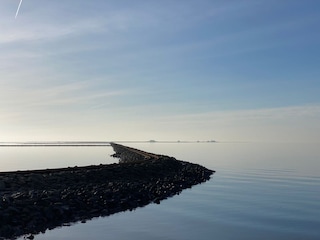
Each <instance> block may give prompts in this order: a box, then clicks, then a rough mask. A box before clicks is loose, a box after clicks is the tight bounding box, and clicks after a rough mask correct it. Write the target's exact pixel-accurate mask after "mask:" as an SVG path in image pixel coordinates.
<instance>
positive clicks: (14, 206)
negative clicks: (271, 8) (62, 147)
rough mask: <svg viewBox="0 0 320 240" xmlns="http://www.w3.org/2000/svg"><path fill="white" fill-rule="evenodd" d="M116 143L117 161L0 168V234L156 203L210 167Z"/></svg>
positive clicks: (199, 178) (42, 228) (34, 231)
mask: <svg viewBox="0 0 320 240" xmlns="http://www.w3.org/2000/svg"><path fill="white" fill-rule="evenodd" d="M116 149H117V151H122V153H123V152H125V158H126V159H127V160H126V161H123V162H121V164H110V165H99V166H87V167H74V168H70V167H69V168H64V169H51V170H50V169H47V170H35V171H19V172H11V173H0V239H1V237H4V238H15V237H18V236H21V235H23V234H31V235H29V236H33V235H34V234H37V233H40V232H45V231H46V229H52V228H55V227H58V226H62V225H69V224H70V223H72V222H78V221H82V222H85V221H87V220H89V219H92V218H93V217H99V216H108V215H110V214H114V213H117V212H119V211H126V210H133V209H135V208H137V207H142V206H145V205H147V204H149V203H156V204H159V203H160V202H161V201H162V200H163V199H166V198H168V197H171V196H174V195H175V194H179V193H180V192H181V191H182V190H183V189H185V188H189V187H191V186H193V185H195V184H199V183H201V182H204V181H206V180H208V179H209V178H210V175H211V174H212V173H213V171H211V170H209V169H206V168H204V167H202V166H199V165H197V164H191V163H187V162H182V161H178V160H176V159H175V158H172V157H167V156H162V155H155V154H151V153H146V152H143V151H140V150H135V149H131V148H127V147H124V146H122V147H121V145H120V146H119V145H117V147H116ZM119 149H120V150H119ZM117 151H116V155H117V156H123V155H121V154H119V152H117ZM7 183H11V184H10V186H9V185H8V184H7ZM17 183H19V184H17ZM8 187H9V188H8Z"/></svg>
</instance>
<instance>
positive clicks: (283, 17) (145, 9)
mask: <svg viewBox="0 0 320 240" xmlns="http://www.w3.org/2000/svg"><path fill="white" fill-rule="evenodd" d="M18 4H19V0H3V1H1V7H0V29H1V31H0V52H1V54H0V111H1V116H0V141H24V140H149V139H156V140H178V139H184V140H209V139H216V140H220V141H274V140H278V141H292V140H296V139H299V140H304V141H317V140H318V137H319V136H320V127H319V126H318V125H319V124H318V123H319V120H320V80H319V76H320V31H319V30H318V28H319V25H320V2H319V1H317V0H308V1H300V0H299V1H298V0H297V1H295V0H290V1H289V0H284V1H273V0H247V1H246V0H237V1H232V0H230V1H215V0H210V1H206V0H201V1H196V0H184V1H182V0H170V1H169V0H168V1H166V0H164V1H152V0H150V1H146V0H144V1H142V0H141V1H139V0H137V1H125V0H123V1H119V0H118V1H113V0H111V1H100V0H94V1H82V0H77V1H76V0H66V1H43V0H41V1H40V0H23V2H22V5H21V8H20V12H19V15H18V17H17V18H16V19H15V13H16V9H17V7H18Z"/></svg>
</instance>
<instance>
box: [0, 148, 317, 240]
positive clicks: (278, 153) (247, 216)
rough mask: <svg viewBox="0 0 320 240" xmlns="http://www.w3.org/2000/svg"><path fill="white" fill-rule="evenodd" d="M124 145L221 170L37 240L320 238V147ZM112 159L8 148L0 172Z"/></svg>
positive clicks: (92, 153)
mask: <svg viewBox="0 0 320 240" xmlns="http://www.w3.org/2000/svg"><path fill="white" fill-rule="evenodd" d="M123 144H124V145H127V146H130V147H134V148H138V149H141V150H144V151H147V152H152V153H156V154H163V155H169V156H172V157H175V158H176V159H179V160H183V161H188V162H192V163H197V164H200V165H203V166H205V167H207V168H209V169H212V170H215V171H216V172H215V173H214V174H213V175H212V176H211V179H210V180H209V181H207V182H205V183H202V184H199V185H196V186H193V187H192V188H190V189H186V190H184V191H182V193H181V194H179V195H176V196H173V197H171V198H168V199H166V200H163V201H161V203H160V204H150V205H147V206H145V207H142V208H137V209H135V210H133V211H126V212H121V213H117V214H114V215H111V216H108V217H103V218H102V217H99V218H94V219H92V220H89V221H87V222H86V223H74V224H71V225H70V226H64V227H60V228H55V229H52V230H47V231H46V232H45V233H40V234H38V235H36V236H35V239H38V240H41V239H48V240H49V239H50V240H51V239H52V240H57V239H64V240H65V239H70V240H76V239H77V240H79V239H83V240H87V239H118V240H121V239H123V240H127V239H130V240H150V239H153V240H177V239H179V240H194V239H197V240H208V239H219V240H226V239H237V240H238V239H268V240H270V239H281V240H282V239H290V240H294V239H297V240H298V239H299V240H300V239H315V240H316V239H320V227H319V226H320V174H319V171H320V146H319V144H317V143H255V142H200V143H195V142H193V143H190V142H176V143H159V142H139V143H133V142H129V143H123ZM112 153H113V149H112V147H110V146H107V145H106V146H104V145H98V146H16V147H12V146H2V147H0V167H1V170H0V171H15V170H30V169H47V168H60V167H72V166H86V165H96V164H101V163H102V164H107V163H114V162H117V161H118V160H117V159H115V158H112V157H111V156H110V155H111V154H112ZM20 239H21V240H22V239H23V237H21V238H20Z"/></svg>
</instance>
